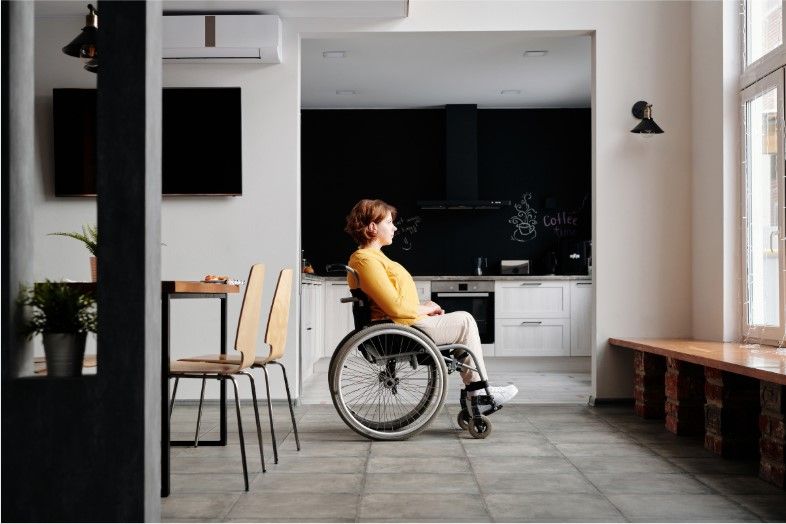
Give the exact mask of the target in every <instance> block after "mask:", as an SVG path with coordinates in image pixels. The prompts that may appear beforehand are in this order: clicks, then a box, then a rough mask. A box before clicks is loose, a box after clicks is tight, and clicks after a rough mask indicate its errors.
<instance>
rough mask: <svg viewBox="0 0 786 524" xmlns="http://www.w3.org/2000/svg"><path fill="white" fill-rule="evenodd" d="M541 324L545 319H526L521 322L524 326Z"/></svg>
mask: <svg viewBox="0 0 786 524" xmlns="http://www.w3.org/2000/svg"><path fill="white" fill-rule="evenodd" d="M540 324H543V321H542V320H525V321H524V322H522V323H521V325H522V326H523V325H535V326H539V325H540Z"/></svg>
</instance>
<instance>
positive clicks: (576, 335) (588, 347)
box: [570, 280, 592, 357]
mask: <svg viewBox="0 0 786 524" xmlns="http://www.w3.org/2000/svg"><path fill="white" fill-rule="evenodd" d="M570 329H571V334H570V356H572V357H588V356H590V355H591V354H592V281H590V280H587V281H577V282H571V286H570Z"/></svg>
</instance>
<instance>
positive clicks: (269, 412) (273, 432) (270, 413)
mask: <svg viewBox="0 0 786 524" xmlns="http://www.w3.org/2000/svg"><path fill="white" fill-rule="evenodd" d="M260 367H261V368H262V371H264V372H265V390H266V391H267V415H268V417H269V418H270V437H271V438H272V439H273V462H275V463H276V464H278V445H277V444H276V430H275V429H274V428H273V404H271V402H270V377H268V375H267V368H266V367H265V366H260Z"/></svg>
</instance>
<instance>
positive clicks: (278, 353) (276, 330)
mask: <svg viewBox="0 0 786 524" xmlns="http://www.w3.org/2000/svg"><path fill="white" fill-rule="evenodd" d="M291 295H292V269H290V268H285V269H282V270H281V273H280V274H279V276H278V284H277V285H276V291H275V294H274V295H273V303H272V304H271V306H270V315H269V317H268V321H267V331H266V333H265V343H266V344H268V345H269V346H270V352H269V353H268V354H267V355H265V356H259V357H256V359H255V360H254V363H253V367H255V368H262V371H263V372H264V374H265V389H266V391H267V410H268V415H269V417H270V434H271V437H272V439H273V458H274V461H275V463H276V464H278V446H277V444H276V432H275V429H274V427H273V407H272V404H271V402H270V380H269V377H268V374H267V367H266V366H267V365H268V364H277V365H278V366H280V367H281V372H282V374H283V376H284V387H285V388H286V392H287V402H288V404H289V415H290V417H291V418H292V429H293V431H294V433H295V445H296V447H297V450H298V451H300V437H299V436H298V433H297V422H296V421H295V412H294V410H293V409H292V395H291V393H290V391H289V381H288V380H287V370H286V368H285V367H284V364H282V363H281V362H280V359H281V358H282V357H283V356H284V350H285V348H286V345H287V328H288V325H289V306H290V297H291ZM182 360H183V361H186V362H209V363H212V364H237V363H238V362H239V359H238V357H236V356H234V355H232V356H230V355H202V356H199V357H191V358H186V359H182Z"/></svg>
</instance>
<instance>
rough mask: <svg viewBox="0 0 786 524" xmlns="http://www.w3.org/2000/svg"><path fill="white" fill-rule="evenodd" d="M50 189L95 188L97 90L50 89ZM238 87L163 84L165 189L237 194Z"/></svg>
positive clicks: (72, 192)
mask: <svg viewBox="0 0 786 524" xmlns="http://www.w3.org/2000/svg"><path fill="white" fill-rule="evenodd" d="M52 106H53V113H54V115H53V116H54V154H55V158H54V160H55V177H54V178H55V195H56V196H88V195H95V194H96V91H95V89H53V90H52ZM240 107H241V106H240V88H239V87H210V88H201V87H200V88H165V89H164V90H163V98H162V117H163V118H162V140H161V156H162V161H161V164H162V165H161V185H162V193H163V194H164V195H232V196H237V195H241V194H242V187H243V185H242V181H243V180H242V178H243V177H242V174H243V163H242V134H241V119H240V114H241V110H240Z"/></svg>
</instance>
